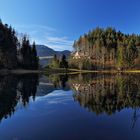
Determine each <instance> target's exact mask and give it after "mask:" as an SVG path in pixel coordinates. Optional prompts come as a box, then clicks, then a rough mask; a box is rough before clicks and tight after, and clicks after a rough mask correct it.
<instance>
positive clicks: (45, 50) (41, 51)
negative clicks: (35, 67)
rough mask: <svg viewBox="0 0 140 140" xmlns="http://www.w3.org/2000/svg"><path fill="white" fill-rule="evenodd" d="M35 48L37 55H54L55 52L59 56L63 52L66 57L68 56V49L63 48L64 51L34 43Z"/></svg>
mask: <svg viewBox="0 0 140 140" xmlns="http://www.w3.org/2000/svg"><path fill="white" fill-rule="evenodd" d="M36 49H37V54H38V56H39V57H44V56H54V55H55V54H56V55H57V56H58V57H60V56H62V55H63V54H64V55H66V57H69V56H70V53H71V52H70V51H68V50H64V51H55V50H53V49H51V48H49V47H47V46H45V45H36Z"/></svg>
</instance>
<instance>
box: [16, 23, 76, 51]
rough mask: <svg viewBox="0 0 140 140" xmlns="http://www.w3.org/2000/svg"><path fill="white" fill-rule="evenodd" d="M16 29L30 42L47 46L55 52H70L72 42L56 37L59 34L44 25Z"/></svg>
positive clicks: (66, 38)
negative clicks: (25, 35)
mask: <svg viewBox="0 0 140 140" xmlns="http://www.w3.org/2000/svg"><path fill="white" fill-rule="evenodd" d="M16 29H17V30H18V31H19V32H22V33H25V34H28V35H29V37H30V39H31V41H36V43H37V44H42V45H47V46H48V47H50V48H52V49H55V50H66V49H68V50H72V44H73V41H72V40H69V39H68V37H64V36H59V37H58V36H57V34H59V32H58V31H57V30H56V29H54V28H52V27H49V26H44V25H35V24H30V25H17V26H16Z"/></svg>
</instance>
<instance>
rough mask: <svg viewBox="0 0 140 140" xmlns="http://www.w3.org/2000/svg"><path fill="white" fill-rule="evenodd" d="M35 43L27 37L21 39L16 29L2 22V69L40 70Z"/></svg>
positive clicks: (0, 23)
mask: <svg viewBox="0 0 140 140" xmlns="http://www.w3.org/2000/svg"><path fill="white" fill-rule="evenodd" d="M38 63H39V60H38V57H37V51H36V45H35V42H34V43H33V44H32V45H31V43H30V40H29V38H28V37H27V35H23V36H22V37H21V38H19V36H18V34H17V32H16V31H15V29H14V28H12V27H11V26H9V25H8V24H4V23H2V21H1V20H0V69H17V68H18V69H19V68H20V69H33V70H35V69H38V65H39V64H38Z"/></svg>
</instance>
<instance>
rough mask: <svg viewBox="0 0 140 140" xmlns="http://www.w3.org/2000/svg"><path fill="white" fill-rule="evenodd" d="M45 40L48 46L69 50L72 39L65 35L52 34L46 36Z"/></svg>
mask: <svg viewBox="0 0 140 140" xmlns="http://www.w3.org/2000/svg"><path fill="white" fill-rule="evenodd" d="M46 42H47V45H48V46H50V47H52V48H54V49H56V50H63V49H68V50H71V48H72V44H73V41H71V40H69V39H68V38H67V37H54V36H47V37H46Z"/></svg>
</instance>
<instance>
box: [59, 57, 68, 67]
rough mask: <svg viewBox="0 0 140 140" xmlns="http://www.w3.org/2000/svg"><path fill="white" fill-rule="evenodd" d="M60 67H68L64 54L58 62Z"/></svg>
mask: <svg viewBox="0 0 140 140" xmlns="http://www.w3.org/2000/svg"><path fill="white" fill-rule="evenodd" d="M60 68H65V69H67V68H68V62H67V60H66V56H65V55H63V56H62V59H61V62H60Z"/></svg>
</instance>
